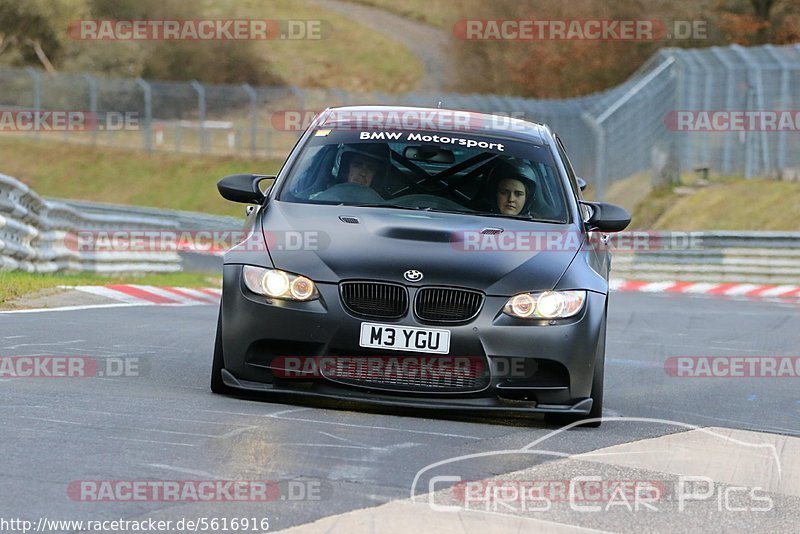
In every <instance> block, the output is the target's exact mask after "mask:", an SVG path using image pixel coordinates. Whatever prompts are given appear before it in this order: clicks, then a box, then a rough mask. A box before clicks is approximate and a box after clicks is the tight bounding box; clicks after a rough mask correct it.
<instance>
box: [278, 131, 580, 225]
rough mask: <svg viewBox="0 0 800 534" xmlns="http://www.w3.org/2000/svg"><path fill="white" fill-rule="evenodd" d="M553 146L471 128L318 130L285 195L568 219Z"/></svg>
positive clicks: (286, 185) (294, 199) (343, 202)
mask: <svg viewBox="0 0 800 534" xmlns="http://www.w3.org/2000/svg"><path fill="white" fill-rule="evenodd" d="M561 183H562V182H561V180H560V178H559V176H558V174H557V170H556V168H555V165H554V163H553V160H552V156H551V154H550V150H549V149H548V148H547V147H546V146H539V145H535V144H533V143H531V142H521V141H517V140H513V139H504V138H497V137H491V138H490V137H487V136H479V135H473V134H467V133H452V132H450V133H437V132H430V131H425V132H415V131H403V130H396V131H352V130H317V131H315V132H314V133H313V134H312V137H311V138H310V140H309V141H308V143H306V145H305V146H304V147H303V148H302V152H301V153H300V154H299V157H298V159H297V160H296V162H295V163H294V165H293V166H292V168H291V169H290V173H289V175H288V177H287V178H286V179H285V180H284V181H283V185H282V186H281V190H280V193H279V195H278V199H279V200H281V201H285V202H295V203H307V204H336V205H345V206H374V207H385V208H389V209H414V210H427V211H444V212H455V213H469V214H474V215H485V216H494V217H512V218H520V219H529V220H536V221H549V222H558V223H564V222H567V221H568V216H567V206H566V201H565V198H564V189H563V187H562V185H561Z"/></svg>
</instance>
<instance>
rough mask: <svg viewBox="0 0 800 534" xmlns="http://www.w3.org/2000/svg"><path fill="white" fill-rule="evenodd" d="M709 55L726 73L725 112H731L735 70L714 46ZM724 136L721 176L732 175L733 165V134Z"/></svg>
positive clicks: (729, 133)
mask: <svg viewBox="0 0 800 534" xmlns="http://www.w3.org/2000/svg"><path fill="white" fill-rule="evenodd" d="M711 53H712V54H714V55H715V56H717V59H718V60H719V62H720V63H722V65H723V66H724V67H725V70H726V71H727V73H728V75H727V80H726V83H725V111H731V110H732V107H731V106H732V105H733V98H734V95H733V91H734V89H735V80H734V73H735V72H736V68H735V66H734V65H733V63H731V61H730V60H729V59H728V57H727V56H725V53H724V52H722V50H720V49H719V48H717V47H716V46H712V47H711ZM723 135H724V136H725V143H724V144H723V145H722V174H727V175H729V174H732V173H733V165H732V164H731V152H732V146H731V145H732V144H733V139H734V138H733V132H725V133H724V134H723Z"/></svg>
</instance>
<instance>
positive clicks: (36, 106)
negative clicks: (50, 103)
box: [25, 67, 42, 140]
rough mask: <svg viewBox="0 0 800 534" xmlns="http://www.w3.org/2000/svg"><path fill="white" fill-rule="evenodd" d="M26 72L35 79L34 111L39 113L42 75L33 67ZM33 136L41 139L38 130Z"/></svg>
mask: <svg viewBox="0 0 800 534" xmlns="http://www.w3.org/2000/svg"><path fill="white" fill-rule="evenodd" d="M25 70H26V71H27V73H28V74H30V75H31V78H33V109H34V110H36V111H39V110H40V109H42V73H41V72H39V71H38V70H36V69H34V68H33V67H28V68H26V69H25ZM33 136H34V138H35V139H37V140H38V139H39V129H38V128H36V129H35V132H34V134H33Z"/></svg>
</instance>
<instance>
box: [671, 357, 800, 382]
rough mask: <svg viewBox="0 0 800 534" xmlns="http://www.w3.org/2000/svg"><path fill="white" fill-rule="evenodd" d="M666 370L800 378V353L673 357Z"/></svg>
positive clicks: (702, 374) (693, 374) (691, 374)
mask: <svg viewBox="0 0 800 534" xmlns="http://www.w3.org/2000/svg"><path fill="white" fill-rule="evenodd" d="M664 372H666V373H667V374H668V375H669V376H673V377H676V378H800V356H671V357H669V358H667V360H666V361H665V362H664Z"/></svg>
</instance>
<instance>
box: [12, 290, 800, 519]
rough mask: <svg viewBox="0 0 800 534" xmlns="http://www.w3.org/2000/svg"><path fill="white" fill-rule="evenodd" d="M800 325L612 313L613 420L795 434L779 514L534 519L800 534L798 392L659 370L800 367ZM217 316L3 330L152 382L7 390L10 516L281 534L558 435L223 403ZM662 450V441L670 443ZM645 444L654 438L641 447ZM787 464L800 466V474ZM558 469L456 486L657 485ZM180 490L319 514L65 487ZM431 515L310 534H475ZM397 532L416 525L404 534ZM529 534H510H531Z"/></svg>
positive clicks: (469, 474) (730, 455) (601, 437)
mask: <svg viewBox="0 0 800 534" xmlns="http://www.w3.org/2000/svg"><path fill="white" fill-rule="evenodd" d="M797 311H798V308H797V303H796V302H795V303H780V302H759V301H756V302H754V301H739V300H723V299H718V298H717V299H715V298H708V297H687V296H672V295H647V294H634V293H630V294H615V295H613V297H612V301H611V304H610V322H609V328H608V353H607V358H608V361H607V368H606V411H607V415H610V416H622V417H625V418H632V417H638V418H658V419H665V420H671V421H675V422H680V423H688V424H692V425H699V426H704V427H726V428H734V429H749V430H757V431H758V433H752V434H751V433H743V435H747V436H750V437H752V436H756V437H764V439H772V438H773V437H774V435H775V434H778V435H783V436H784V437H781V438H779V439H783V440H784V441H783V442H781V443H782V444H781V445H780V446H779V449H778V450H779V452H782V453H787V454H784V455H783V456H781V458H782V460H784V465H783V471H782V474H781V481H780V482H778V483H777V484H778V486H776V487H778V488H779V489H778V490H775V492H774V493H773V494H772V495H773V498H774V503H775V507H774V509H773V510H772V511H770V512H769V513H768V514H763V513H762V514H758V513H753V512H747V513H738V514H727V515H726V514H710V513H709V510H708V509H706V508H703V507H701V506H700V504H698V506H697V507H695V508H692V509H691V510H690V511H689V512H687V513H683V514H676V513H646V512H639V513H627V514H626V513H624V512H603V513H594V514H585V513H577V512H570V510H564V507H563V506H562V507H561V508H560V509H559V510H558V511H551V512H548V513H547V514H540V515H537V516H535V517H537V518H538V519H545V520H549V521H556V522H557V523H560V524H565V525H582V526H584V527H595V528H600V529H603V530H611V531H629V532H634V531H641V530H642V529H658V530H672V529H674V530H682V531H683V530H685V529H693V528H699V527H700V526H701V525H702V527H703V529H704V530H706V531H722V530H724V529H725V528H736V529H737V530H739V529H749V530H750V531H763V530H768V531H772V532H778V531H785V532H789V531H792V530H794V529H795V528H796V525H797V524H798V521H800V519H798V509H800V508H798V503H800V482H798V481H800V475H799V474H798V472H799V471H800V467H799V466H798V463H797V457H798V455H797V454H796V453H797V452H798V449H797V442H798V441H800V440H797V439H796V438H785V436H787V435H788V436H800V394H798V391H800V388H798V381H800V379H798V378H773V379H770V378H758V379H727V378H691V379H687V378H676V377H672V376H669V375H668V374H667V373H666V372H665V371H664V361H665V360H666V358H668V357H670V356H703V355H728V356H742V355H745V356H752V355H773V356H780V355H784V356H792V355H798V347H800V314H798V313H797ZM216 312H217V309H216V307H215V306H198V307H163V306H162V307H149V308H142V307H128V308H111V309H88V310H78V311H62V312H55V311H54V312H43V313H30V314H4V315H0V325H2V326H0V339H1V340H2V341H1V345H0V356H23V355H48V354H50V355H85V356H94V357H109V356H117V357H119V356H125V357H138V358H139V359H140V362H141V363H142V367H143V369H144V371H143V372H142V374H143V375H144V376H138V377H125V378H97V377H95V378H69V379H64V378H40V379H24V378H17V379H5V380H2V381H0V402H2V406H3V410H2V412H0V427H1V428H2V438H1V439H0V453H2V458H3V462H2V470H1V473H0V503H2V504H1V505H0V508H1V510H0V512H1V513H0V516H3V517H5V518H9V517H20V518H26V519H30V520H33V521H36V520H37V519H38V518H39V517H40V516H46V517H48V518H51V519H118V518H146V517H154V518H162V519H173V520H177V519H180V518H183V517H187V518H191V517H203V516H205V517H209V518H210V517H215V516H216V517H223V516H224V517H228V518H232V517H237V516H238V517H269V518H270V526H271V530H277V529H282V528H287V527H290V526H295V525H301V524H306V523H309V522H312V521H315V520H318V519H320V518H324V517H328V516H334V515H336V514H343V513H345V512H348V511H351V510H357V509H363V508H367V507H376V506H378V505H383V504H384V503H387V502H388V501H392V500H398V499H407V498H408V497H409V491H410V489H411V483H412V480H413V479H414V475H415V474H416V472H417V471H418V470H419V469H422V468H424V467H425V466H427V465H428V464H431V463H432V462H436V461H440V460H445V459H448V458H451V457H456V456H459V455H465V454H471V453H480V452H487V451H496V450H501V449H517V448H519V447H522V446H524V445H526V444H528V443H530V442H531V441H533V440H535V439H537V438H540V437H542V436H545V435H546V434H547V433H549V432H551V431H552V430H553V428H552V427H550V428H548V427H546V426H545V425H544V424H543V423H541V422H533V423H530V424H528V423H525V422H524V421H519V420H511V419H509V420H491V419H485V418H484V419H463V418H461V419H458V418H455V417H445V416H444V415H441V416H432V415H431V414H420V415H419V416H417V417H412V416H409V415H402V414H400V415H398V414H387V413H376V412H369V413H365V412H363V411H346V410H333V409H329V408H326V407H319V406H294V405H286V404H275V403H269V402H261V401H252V400H242V399H234V398H226V397H220V396H215V395H212V394H211V393H210V391H209V390H208V379H209V370H210V365H211V358H210V353H211V347H212V342H213V338H214V325H215V319H216ZM689 435H696V434H692V433H691V432H690V431H689V430H688V429H687V428H684V427H680V426H676V425H669V424H664V423H652V422H647V421H639V420H637V421H630V422H626V421H612V422H607V423H605V424H604V425H603V426H602V427H601V428H599V429H576V430H571V431H568V432H564V433H560V434H558V435H556V436H554V437H552V438H550V439H549V440H547V443H546V446H547V447H546V448H547V449H548V450H550V451H558V452H560V453H567V454H570V455H575V454H578V453H586V452H590V451H596V450H598V449H601V448H608V447H612V446H616V445H624V444H632V445H624V446H623V447H622V448H621V449H620V448H617V449H609V450H610V451H615V450H616V451H620V452H622V453H624V454H623V456H625V458H626V459H627V460H629V461H632V459H634V456H635V454H634V452H632V451H633V449H627V448H626V447H637V446H641V445H642V444H652V447H651V449H650V450H649V451H648V452H650V453H651V454H650V456H651V457H654V458H651V460H652V461H653V462H658V457H659V456H661V457H663V456H664V455H665V454H666V452H665V451H668V450H669V448H670V447H673V448H674V447H682V446H683V445H681V443H678V444H675V443H673V444H672V445H670V443H671V442H668V441H663V440H668V439H671V438H670V436H672V437H673V438H674V437H676V436H677V438H678V439H681V437H682V436H689ZM660 436H664V437H662V438H660V440H662V441H660V440H659V437H660ZM651 438H655V439H652V441H640V440H647V439H651ZM637 442H638V444H637ZM544 445H545V444H542V445H541V446H540V448H543V447H544ZM726 447H729V448H730V447H734V446H733V445H730V444H728V445H726ZM644 448H645V449H647V447H646V446H645V447H644ZM789 450H791V451H794V452H793V456H792V457H793V458H794V459H793V460H792V459H791V457H790V455H788V451H789ZM638 453H639V454H641V450H639V452H638ZM742 457H743V455H741V454H740V452H737V451H735V450H733V448H731V449H730V450H727V449H725V450H722V449H721V450H711V449H709V451H708V456H707V457H700V458H699V459H698V458H695V460H697V461H699V463H700V464H704V465H707V466H713V465H716V464H719V463H720V462H722V465H716V467H714V469H718V470H719V471H721V472H724V473H734V472H736V473H739V472H740V471H741V469H740V467H741V465H743V464H741V462H742V461H743V460H742ZM555 459H556V460H559V459H558V458H555ZM552 460H554V458H553V457H546V456H532V455H516V456H514V455H512V456H490V457H487V458H485V459H482V460H480V461H469V462H462V465H460V466H459V471H458V473H459V474H460V475H461V476H463V477H464V478H465V479H479V478H485V477H489V476H493V475H498V474H502V473H508V472H512V471H517V470H521V469H525V468H531V467H532V466H533V465H534V464H539V465H540V467H539V468H538V469H539V471H538V472H537V473H536V476H537V477H542V476H544V477H547V478H548V479H554V478H556V477H562V478H564V477H566V476H567V475H568V474H570V475H574V474H595V471H594V470H597V469H599V470H600V471H601V472H602V473H603V474H604V476H608V477H612V478H613V477H616V478H618V479H619V478H620V477H622V478H636V477H639V476H646V473H650V475H649V476H656V475H654V474H653V473H654V468H653V467H652V465H650V467H648V465H645V466H642V465H633V464H631V465H628V466H623V467H620V462H621V460H620V462H618V461H617V460H613V461H612V462H611V463H605V464H604V463H591V462H585V461H581V459H576V458H575V457H574V456H573V457H572V458H570V459H567V460H564V459H560V461H561V463H552V464H549V465H547V464H543V463H542V462H550V461H552ZM687 461H688V460H687ZM614 462H617V463H616V464H615V463H614ZM725 462H728V463H725ZM590 464H591V466H592V467H591V468H590V467H588V466H589V465H590ZM736 465H739V466H740V467H736ZM673 468H674V466H673ZM648 469H649V471H648ZM709 469H712V467H709ZM712 470H713V469H712ZM679 471H680V467H677V468H674V469H672V468H669V467H666V468H665V467H664V466H662V468H661V469H660V470H658V475H657V476H659V477H660V478H661V479H669V477H666V478H665V475H664V473H665V472H666V473H669V472H672V473H676V472H679ZM761 474H763V475H764V476H766V477H769V476H770V475H769V473H766V474H764V473H761ZM183 479H202V480H209V479H226V480H228V479H248V480H254V479H259V480H286V479H306V480H307V479H312V480H313V481H315V483H318V486H316V487H318V488H319V489H320V499H319V500H315V501H304V500H300V501H288V500H286V501H276V502H272V503H267V504H264V503H260V504H259V503H232V502H222V503H164V502H113V503H109V502H79V501H75V500H72V499H71V498H70V497H69V496H68V493H67V487H68V485H69V483H70V482H71V481H80V480H183ZM745 485H747V484H745ZM751 485H752V484H751ZM780 488H782V489H780ZM423 489H424V488H423ZM439 489H441V487H440V488H439ZM420 493H425V492H424V491H421V492H420ZM672 504H674V503H672ZM709 506H710V505H709ZM424 508H425V512H424V513H423V512H419V514H417V513H411V514H410V513H408V510H406V509H403V508H400V509H399V511H398V508H397V506H394V505H384V506H382V507H378V508H372V511H371V512H369V511H367V512H357V513H355V514H351V515H346V516H340V517H338V518H334V519H328V522H327V523H325V522H323V523H322V524H320V525H313V526H310V527H308V528H306V529H303V528H301V529H300V530H301V531H309V532H310V531H317V530H319V529H320V528H322V527H324V528H331V527H333V531H342V532H344V531H347V530H348V528H347V525H348V523H347V522H348V521H356V522H358V521H361V522H360V523H358V524H360V525H361V528H362V529H364V528H365V529H366V530H369V529H370V527H369V525H370V524H371V525H373V526H374V528H379V530H380V531H387V530H391V529H390V528H389V527H391V526H392V525H394V526H395V527H396V528H395V530H397V531H405V530H407V529H408V528H411V525H412V524H413V521H414V520H415V518H421V517H428V519H426V521H427V523H425V524H426V525H427V526H429V527H430V526H431V525H432V524H433V523H431V522H430V521H446V523H447V525H448V526H450V527H451V528H453V531H462V528H463V529H464V530H467V528H466V526H465V525H467V523H466V522H465V521H467V520H468V519H469V518H467V517H462V518H461V522H459V521H458V520H456V519H455V516H454V515H447V513H446V512H438V513H436V515H435V517H434V516H432V515H430V514H432V512H429V511H428V508H427V506H425V507H424ZM364 513H367V514H369V513H372V514H373V515H372V517H371V519H368V521H371V523H370V522H366V523H364V521H363V517H362V516H359V515H358V514H364ZM426 513H427V514H428V515H426ZM398 514H400V515H398ZM403 514H404V515H403ZM359 517H361V519H359ZM398 518H403V521H405V522H404V523H403V522H401V523H397V522H395V520H396V519H398ZM487 518H488V519H487ZM472 520H474V521H481V520H483V521H487V520H488V521H491V522H492V523H485V524H486V525H490V526H491V527H492V530H498V531H499V530H501V527H507V526H509V524H506V523H504V521H506V520H507V518H503V517H499V516H494V515H492V516H487V515H485V514H483V515H482V516H481V517H480V518H478V519H475V517H472ZM382 522H383V523H382ZM350 525H351V527H352V523H350ZM530 525H533V523H531V524H530ZM530 525H528V526H527V527H525V526H524V525H523V526H519V525H518V526H515V527H514V526H513V525H511V527H513V528H515V529H516V528H522V529H523V531H524V530H528V529H530ZM422 526H423V527H424V526H425V525H422ZM551 527H552V528H555V526H554V525H551ZM337 528H338V529H339V530H337ZM349 530H350V531H352V528H349Z"/></svg>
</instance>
